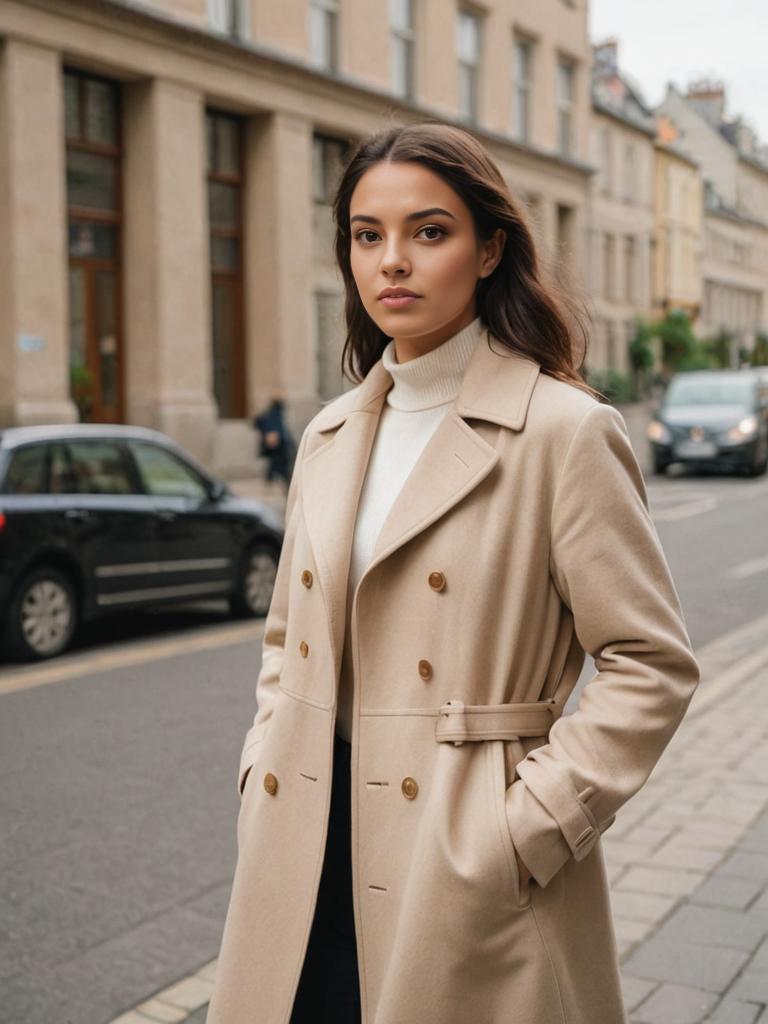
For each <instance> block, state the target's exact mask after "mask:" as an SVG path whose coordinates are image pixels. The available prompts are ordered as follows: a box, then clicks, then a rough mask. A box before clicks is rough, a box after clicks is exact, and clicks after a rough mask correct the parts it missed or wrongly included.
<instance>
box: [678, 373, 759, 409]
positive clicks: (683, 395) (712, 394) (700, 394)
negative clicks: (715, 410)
mask: <svg viewBox="0 0 768 1024" xmlns="http://www.w3.org/2000/svg"><path fill="white" fill-rule="evenodd" d="M754 396H755V381H754V379H753V378H750V377H744V378H743V379H741V380H739V379H734V378H733V377H731V378H725V379H722V380H721V379H718V378H711V377H710V378H701V379H697V378H695V377H676V378H674V379H673V380H672V381H671V382H670V385H669V387H668V388H667V393H666V395H665V396H664V404H665V405H747V404H748V403H749V402H751V401H753V400H754Z"/></svg>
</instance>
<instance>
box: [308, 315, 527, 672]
mask: <svg viewBox="0 0 768 1024" xmlns="http://www.w3.org/2000/svg"><path fill="white" fill-rule="evenodd" d="M539 371H540V366H539V364H538V363H537V362H535V361H533V360H531V359H527V358H525V357H523V356H520V355H518V354H517V353H514V352H511V351H510V350H509V349H507V348H506V347H505V346H503V345H502V344H501V342H499V341H498V340H497V339H494V338H493V337H492V336H491V335H489V334H488V332H487V331H486V332H484V333H483V335H482V336H481V337H480V338H479V340H478V344H477V346H476V347H475V349H474V350H473V352H472V354H471V355H470V358H469V361H468V362H467V365H466V368H465V370H464V375H463V377H462V383H461V387H460V390H459V393H458V395H457V397H456V399H455V401H454V403H453V405H452V406H451V407H450V408H449V410H448V412H447V413H446V415H445V416H444V417H443V419H442V420H441V421H440V423H439V424H438V427H437V429H436V430H435V431H434V433H433V434H432V436H431V437H430V439H429V441H428V442H427V444H426V446H425V448H424V450H423V451H422V452H421V454H420V456H419V458H418V459H417V461H416V464H415V465H414V467H413V469H412V470H411V472H410V474H409V476H408V478H407V479H406V481H405V483H404V485H403V487H402V489H401V491H400V493H399V494H398V495H397V497H396V498H395V501H394V503H393V505H392V507H391V509H390V511H389V513H388V515H387V518H386V519H385V521H384V524H383V526H382V528H381V532H380V533H379V536H378V538H377V540H376V544H375V547H374V551H373V555H372V558H371V560H370V562H369V564H368V566H367V567H366V569H365V572H364V573H363V575H362V576H361V578H360V580H359V581H358V584H357V587H356V588H355V593H354V599H353V605H352V628H353V630H354V628H355V616H356V605H357V602H358V595H359V593H360V592H361V590H362V588H363V587H364V585H365V581H366V579H367V577H368V576H369V575H370V573H371V572H372V570H373V569H375V567H376V566H377V565H378V564H380V563H381V562H382V561H384V559H386V558H389V557H390V556H391V555H392V554H394V552H395V551H397V550H398V549H399V548H401V547H402V546H403V545H404V544H406V543H407V542H408V541H409V540H411V539H412V538H413V537H415V536H416V535H417V534H419V533H421V532H422V531H424V530H426V529H427V527H429V526H431V525H432V524H433V523H435V522H436V521H437V520H438V519H440V518H441V517H443V516H444V515H446V513H447V512H449V511H450V509H452V508H454V507H455V506H456V505H457V504H458V503H459V502H460V501H462V499H463V498H464V497H465V496H466V495H468V494H469V493H470V492H471V491H473V490H474V488H475V487H477V486H478V484H480V483H481V481H482V480H484V479H485V478H486V477H487V476H488V475H489V473H490V472H491V471H492V470H493V468H494V466H495V465H496V463H497V462H498V460H499V458H500V456H499V452H498V451H497V450H496V448H495V447H494V446H493V445H492V444H490V443H489V442H488V441H486V440H485V438H484V437H483V436H482V435H481V434H480V433H479V432H478V431H476V430H473V429H472V427H471V426H470V425H469V424H468V423H467V422H466V421H467V420H468V419H480V420H486V421H488V422H490V423H495V424H498V425H499V426H502V427H507V428H508V429H510V430H516V431H521V430H523V429H524V426H525V420H526V415H527V412H528V405H529V403H530V400H531V396H532V394H533V390H534V387H535V386H536V380H537V377H538V375H539ZM393 383H394V382H393V379H392V376H391V374H390V373H389V372H388V371H387V370H386V369H385V368H384V366H383V364H382V361H381V359H379V360H378V361H377V362H376V363H375V364H374V365H373V366H372V367H371V369H370V370H369V372H368V373H367V375H366V377H365V379H364V380H363V381H362V382H361V383H360V384H359V385H358V386H357V387H356V388H353V389H352V390H350V391H348V392H346V393H345V394H343V395H341V396H339V397H338V398H337V399H334V401H333V402H332V403H331V404H330V405H329V406H327V407H326V408H325V409H322V410H321V411H320V412H319V413H318V414H317V415H316V416H315V419H314V422H313V425H312V430H313V432H319V433H321V434H322V433H324V432H330V431H333V430H335V431H336V432H335V433H334V434H333V435H332V436H331V438H330V440H329V441H328V442H327V443H325V444H322V445H320V447H318V448H315V450H314V451H312V452H311V453H310V454H309V455H307V456H306V457H305V458H304V460H303V462H302V463H301V465H300V472H301V487H302V495H303V497H302V504H303V507H304V520H305V522H306V528H307V533H308V535H309V540H310V544H311V547H312V550H313V552H314V555H315V561H316V565H317V570H318V577H319V582H320V587H321V590H322V592H323V595H324V597H325V601H326V607H327V614H328V618H329V624H330V632H331V638H332V646H333V650H334V660H335V666H336V678H337V679H338V673H339V671H340V667H341V653H342V647H343V642H344V631H345V621H346V602H347V581H348V576H349V566H350V559H351V552H352V539H353V534H354V529H355V521H356V518H357V507H358V503H359V500H360V494H361V491H362V486H363V481H364V479H365V473H366V469H367V466H368V459H369V457H370V454H371V449H372V447H373V442H374V438H375V436H376V429H377V427H378V423H379V417H380V415H381V411H382V409H383V407H384V403H385V401H386V395H387V391H389V389H390V388H391V387H392V385H393ZM438 568H439V566H438Z"/></svg>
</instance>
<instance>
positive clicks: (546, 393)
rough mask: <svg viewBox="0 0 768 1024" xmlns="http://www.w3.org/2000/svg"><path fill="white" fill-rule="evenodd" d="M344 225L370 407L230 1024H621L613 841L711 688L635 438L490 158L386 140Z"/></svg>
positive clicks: (282, 772) (326, 471)
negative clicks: (597, 386) (588, 360)
mask: <svg viewBox="0 0 768 1024" xmlns="http://www.w3.org/2000/svg"><path fill="white" fill-rule="evenodd" d="M335 217H336V225H337V234H336V256H337V260H338V263H339V267H340V269H341V272H342V275H343V278H344V283H345V286H346V318H347V326H348V337H347V346H346V348H345V356H346V357H348V358H349V365H350V368H351V370H352V372H353V376H354V377H355V378H356V379H357V380H359V381H360V383H359V384H358V385H357V386H356V387H354V388H352V389H351V390H349V391H347V392H346V393H345V394H343V395H341V396H340V397H338V398H337V399H335V400H334V401H332V402H331V403H330V404H329V405H327V406H326V407H325V408H323V409H322V410H321V411H320V412H319V413H318V414H317V415H316V416H315V417H314V419H313V420H312V421H311V422H310V423H309V425H308V426H307V428H306V430H305V431H304V434H303V436H302V439H301V443H300V446H299V451H298V455H297V459H296V470H295V472H294V474H293V478H292V481H291V486H290V490H289V496H288V505H287V525H286V535H285V541H284V547H283V552H282V556H281V559H280V566H279V570H278V575H277V580H276V583H275V589H274V595H273V599H272V604H271V607H270V610H269V614H268V616H267V620H266V624H265V632H264V643H263V662H262V667H261V670H260V673H259V678H258V681H257V686H256V695H257V703H258V710H257V712H256V716H255V720H254V723H253V726H252V728H251V729H250V731H249V732H248V735H247V737H246V740H245V744H244V746H243V751H242V756H241V763H240V772H239V786H240V791H241V794H242V803H241V808H240V815H239V818H238V844H239V856H238V863H237V868H236V872H235V878H234V882H233V889H232V894H231V899H230V906H229V911H228V914H227V920H226V924H225V929H224V936H223V940H222V947H221V954H220V958H219V963H218V969H217V976H216V986H215V991H214V996H213V1000H212V1002H211V1006H210V1010H209V1015H208V1022H209V1024H246V1022H248V1024H252V1022H254V1021H258V1022H259V1024H286V1022H287V1021H289V1020H290V1021H291V1022H292V1024H304V1022H306V1021H313V1022H317V1024H323V1022H325V1021H334V1022H345V1021H348V1020H349V1021H352V1020H362V1022H363V1024H414V1022H417V1024H565V1022H566V1021H567V1022H568V1024H623V1022H626V1020H627V1017H626V1014H625V1011H624V1007H623V1004H622V1000H621V992H620V984H619V970H618V960H617V951H616V943H615V938H614V933H613V928H612V922H611V913H610V902H609V892H608V886H607V881H606V874H605V869H604V864H603V857H602V850H601V845H600V835H601V833H602V832H604V831H605V829H607V828H608V827H609V825H610V824H611V823H612V822H613V820H614V817H615V815H616V812H617V811H618V810H619V808H620V807H621V806H622V805H623V804H624V803H625V802H626V801H627V800H628V799H629V798H630V797H631V796H632V795H633V794H634V793H636V792H637V791H638V789H639V788H640V787H641V786H642V784H643V783H644V781H645V780H646V778H647V777H648V775H649V773H650V771H651V769H652V768H653V766H654V764H655V763H656V761H657V760H658V758H659V756H660V755H661V753H662V751H663V750H664V748H665V746H666V744H667V743H668V741H669V739H670V738H671V736H672V735H673V733H674V732H675V729H676V728H677V726H678V724H679V723H680V720H681V718H682V716H683V714H684V712H685V710H686V707H687V705H688V702H689V700H690V698H691V696H692V694H693V692H694V689H695V687H696V685H697V683H698V679H699V669H698V665H697V662H696V660H695V657H694V655H693V653H692V651H691V646H690V641H689V638H688V635H687V632H686V628H685V625H684V621H683V616H682V611H681V608H680V604H679V600H678V595H677V592H676V590H675V587H674V584H673V581H672V579H671V576H670V572H669V569H668V566H667V563H666V561H665V558H664V554H663V552H662V549H661V545H660V543H659V539H658V536H657V534H656V531H655V528H654V526H653V523H652V520H651V518H650V515H649V513H648V505H647V498H646V492H645V487H644V482H643V478H642V475H641V472H640V469H639V466H638V463H637V460H636V458H635V455H634V453H633V451H632V448H631V446H630V443H629V439H628V436H627V432H626V428H625V424H624V421H623V419H622V417H621V415H620V414H619V413H618V412H617V411H616V410H615V409H614V408H613V407H612V406H610V405H608V404H606V403H604V402H602V401H600V400H599V398H598V397H597V393H596V392H593V391H592V390H591V389H590V388H588V387H587V386H586V385H585V383H584V382H583V380H582V379H581V377H580V374H579V371H578V366H577V364H578V358H577V353H576V340H575V338H574V336H573V333H572V328H571V326H570V325H571V324H572V323H573V317H572V316H571V315H570V314H569V312H568V309H567V307H566V306H564V304H563V302H562V300H558V298H557V296H556V295H555V293H554V292H553V290H552V287H551V286H546V285H545V284H544V283H543V281H542V276H541V272H540V269H539V262H538V258H537V253H536V251H535V247H534V244H533V241H532V238H531V233H530V230H529V228H528V226H527V224H526V220H525V217H524V215H523V212H522V211H521V209H520V208H519V206H518V205H517V204H516V203H515V201H514V200H513V198H512V197H511V195H510V191H509V189H508V187H507V185H506V184H505V182H504V179H503V178H502V175H501V174H500V172H499V170H498V169H497V167H496V165H495V164H494V163H493V161H492V159H491V157H490V156H489V154H488V153H487V152H486V151H485V149H484V148H483V147H482V146H481V145H480V144H479V142H478V141H476V140H475V139H474V138H473V137H472V136H471V135H470V134H469V133H468V132H465V131H463V130H461V129H459V128H456V127H453V126H449V125H444V124H440V123H435V122H432V121H429V122H426V123H424V122H423V123H420V124H416V125H409V126H406V127H400V128H392V129H390V130H388V131H385V132H382V133H380V134H378V135H376V136H374V137H372V138H371V139H368V140H367V141H366V142H365V143H363V144H362V145H361V146H360V147H359V149H358V150H357V152H356V153H355V155H354V156H353V158H352V160H351V162H350V164H349V166H348V167H347V168H346V171H345V173H344V175H343V178H342V180H341V183H340V185H339V189H338V193H337V197H336V202H335ZM387 289H407V290H409V291H410V292H412V293H413V296H412V297H411V298H410V299H408V298H406V299H402V298H401V299H400V300H399V301H398V300H397V298H396V297H392V296H391V295H389V296H388V295H387ZM584 651H588V652H589V653H590V654H591V655H592V656H593V657H594V659H595V663H596V667H597V672H596V673H595V675H594V676H593V678H592V679H591V680H590V681H589V682H588V683H587V685H586V687H585V689H584V691H583V693H582V694H581V697H580V701H579V704H578V707H577V709H576V710H575V711H574V712H573V713H571V714H568V715H562V711H563V706H564V704H565V702H566V700H567V698H568V696H569V694H570V693H571V692H572V690H573V688H574V686H575V684H576V681H577V679H578V677H579V675H580V672H581V669H582V666H583V663H584ZM347 741H350V742H349V743H347ZM246 777H247V784H246ZM358 969H359V970H358ZM358 1000H359V1003H358ZM358 1005H359V1008H358Z"/></svg>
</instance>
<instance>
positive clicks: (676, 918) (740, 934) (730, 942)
mask: <svg viewBox="0 0 768 1024" xmlns="http://www.w3.org/2000/svg"><path fill="white" fill-rule="evenodd" d="M766 934H768V919H766V918H762V917H753V916H749V915H747V914H740V913H738V912H737V911H734V910H721V909H720V908H715V907H697V906H690V905H685V904H684V905H683V906H680V907H678V908H677V909H676V910H675V912H674V913H673V914H672V916H671V917H670V918H668V919H667V920H666V921H665V922H664V924H663V925H662V926H661V928H660V929H659V932H658V938H659V939H668V940H669V941H670V942H674V941H677V942H688V943H692V944H694V945H701V946H714V947H715V948H718V947H728V948H732V949H745V950H748V951H749V952H752V951H753V950H755V949H756V948H757V946H758V945H759V944H760V942H761V941H762V940H763V939H764V938H765V936H766Z"/></svg>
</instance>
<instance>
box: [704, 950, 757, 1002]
mask: <svg viewBox="0 0 768 1024" xmlns="http://www.w3.org/2000/svg"><path fill="white" fill-rule="evenodd" d="M702 948H703V947H702ZM728 995H729V996H733V998H734V999H743V1000H744V1002H747V1003H768V971H745V972H744V973H743V974H742V975H741V977H740V978H739V979H738V981H737V982H736V984H735V985H734V986H733V988H732V989H731V990H730V991H729V993H728Z"/></svg>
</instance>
